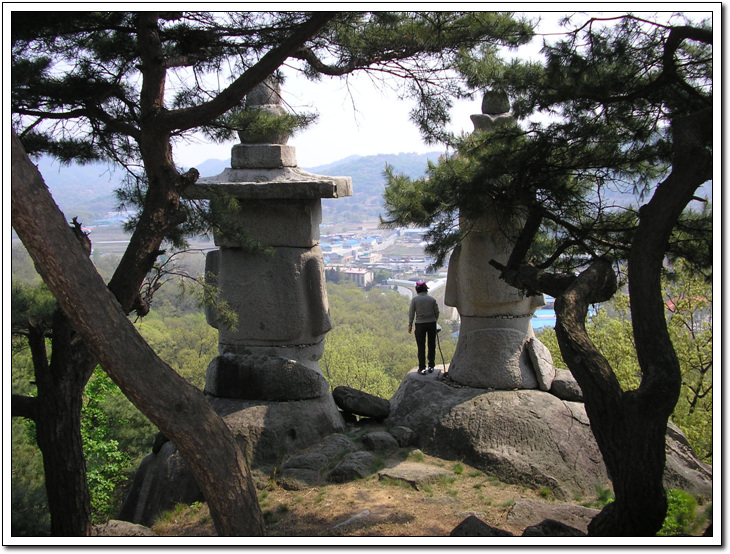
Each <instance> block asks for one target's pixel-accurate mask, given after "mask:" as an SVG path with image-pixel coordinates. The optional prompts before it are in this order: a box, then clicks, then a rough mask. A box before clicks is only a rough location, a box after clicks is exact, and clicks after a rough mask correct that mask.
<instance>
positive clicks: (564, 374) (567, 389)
mask: <svg viewBox="0 0 730 554" xmlns="http://www.w3.org/2000/svg"><path fill="white" fill-rule="evenodd" d="M550 393H551V394H554V395H555V396H557V397H558V398H560V399H562V400H569V401H571V402H583V391H582V390H581V389H580V385H579V384H578V381H576V380H575V377H573V374H572V373H571V372H570V371H568V370H567V369H557V370H555V378H554V379H553V382H552V383H551V384H550Z"/></svg>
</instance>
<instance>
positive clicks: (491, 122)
mask: <svg viewBox="0 0 730 554" xmlns="http://www.w3.org/2000/svg"><path fill="white" fill-rule="evenodd" d="M469 117H470V118H471V122H472V123H473V124H474V130H475V131H491V130H492V129H495V128H496V127H503V126H507V125H512V124H514V123H515V121H516V120H515V118H514V116H512V115H510V114H499V115H488V114H474V115H471V116H469Z"/></svg>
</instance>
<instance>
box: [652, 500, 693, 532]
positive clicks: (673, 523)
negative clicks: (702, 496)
mask: <svg viewBox="0 0 730 554" xmlns="http://www.w3.org/2000/svg"><path fill="white" fill-rule="evenodd" d="M667 502H668V503H669V506H668V507H667V517H666V519H665V520H664V524H663V525H662V528H661V530H660V531H659V532H658V533H657V535H659V536H660V537H671V536H674V535H679V534H684V535H691V534H692V533H694V532H696V531H697V529H698V528H699V526H700V524H701V521H700V520H698V519H697V500H696V499H695V497H694V496H692V495H691V494H689V493H688V492H685V491H682V490H678V489H670V490H668V491H667Z"/></svg>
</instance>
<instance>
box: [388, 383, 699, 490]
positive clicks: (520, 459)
mask: <svg viewBox="0 0 730 554" xmlns="http://www.w3.org/2000/svg"><path fill="white" fill-rule="evenodd" d="M390 404H391V412H390V416H389V417H388V419H387V420H386V424H388V425H403V426H406V427H409V428H411V429H413V431H414V432H415V433H416V435H417V436H418V441H419V446H420V447H421V448H422V449H423V450H425V451H427V452H429V453H430V454H433V455H436V456H440V457H442V458H446V459H456V460H463V461H465V462H466V463H468V464H470V465H473V466H475V467H477V468H479V469H481V470H483V471H486V472H489V473H490V474H492V475H495V476H497V477H498V478H500V479H501V480H502V481H505V482H509V483H516V484H521V485H525V486H529V487H532V488H547V489H549V490H551V491H552V492H553V494H554V495H555V496H556V497H557V498H559V499H571V498H575V497H585V496H591V495H593V494H595V491H596V486H597V485H600V486H604V487H605V486H610V480H609V477H608V474H607V472H606V467H605V465H604V463H603V456H602V455H601V453H600V450H599V449H598V445H597V444H596V441H595V438H594V436H593V433H592V431H591V428H590V422H589V420H588V417H587V415H586V412H585V406H584V405H583V404H582V403H579V402H570V401H566V400H562V399H560V398H558V397H556V396H554V395H553V394H550V393H548V392H544V391H541V390H515V391H505V390H493V391H485V390H483V389H475V388H471V387H463V386H455V385H453V384H452V383H450V382H449V381H444V380H437V379H425V378H423V377H422V376H421V375H418V373H417V372H415V371H412V372H410V373H408V374H407V375H406V377H405V378H404V380H403V382H402V383H401V385H400V387H399V388H398V390H397V391H396V393H395V394H394V395H393V398H391V400H390ZM664 480H665V486H667V487H668V488H670V487H671V488H680V489H683V490H687V491H690V492H692V493H694V494H702V495H704V496H706V497H709V496H711V494H712V468H711V467H709V466H707V465H705V464H703V463H702V462H700V461H699V460H697V458H696V457H695V456H694V455H693V454H692V451H691V449H690V448H689V446H688V445H687V443H686V439H685V438H684V437H683V435H681V432H680V431H679V430H678V429H676V428H674V427H673V426H671V425H670V431H669V432H668V434H667V465H666V470H665V476H664Z"/></svg>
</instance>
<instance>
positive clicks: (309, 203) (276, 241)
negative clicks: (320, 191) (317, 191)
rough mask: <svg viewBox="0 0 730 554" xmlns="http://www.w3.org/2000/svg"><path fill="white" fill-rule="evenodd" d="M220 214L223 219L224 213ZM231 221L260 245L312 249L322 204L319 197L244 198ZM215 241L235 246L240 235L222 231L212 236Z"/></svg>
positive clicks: (217, 244)
mask: <svg viewBox="0 0 730 554" xmlns="http://www.w3.org/2000/svg"><path fill="white" fill-rule="evenodd" d="M214 209H215V205H214ZM218 211H222V210H218ZM222 217H223V218H224V221H225V218H226V216H225V215H223V216H222ZM230 220H231V221H232V228H233V229H235V230H236V231H237V232H244V233H248V234H249V235H251V236H256V237H257V240H258V242H259V243H260V244H261V245H262V246H265V247H271V246H275V247H279V246H281V247H294V248H313V247H314V246H317V245H318V244H319V238H320V232H319V224H320V223H321V222H322V203H321V202H320V201H319V199H311V200H279V201H277V202H271V201H264V200H246V201H245V202H242V203H241V206H240V211H239V212H237V213H236V214H235V217H230ZM215 244H216V246H228V247H236V246H239V245H240V238H238V237H236V236H228V235H226V233H225V230H221V231H220V232H218V233H216V235H215Z"/></svg>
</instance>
